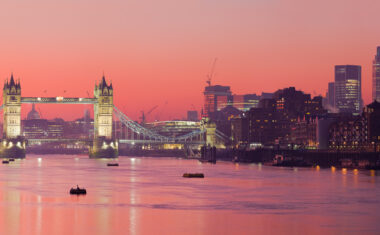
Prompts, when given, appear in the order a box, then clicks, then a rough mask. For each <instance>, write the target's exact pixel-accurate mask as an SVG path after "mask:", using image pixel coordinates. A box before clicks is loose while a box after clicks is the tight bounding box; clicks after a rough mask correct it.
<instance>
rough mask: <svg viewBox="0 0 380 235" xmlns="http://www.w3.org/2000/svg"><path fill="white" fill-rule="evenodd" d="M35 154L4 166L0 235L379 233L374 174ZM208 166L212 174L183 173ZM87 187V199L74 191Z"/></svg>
mask: <svg viewBox="0 0 380 235" xmlns="http://www.w3.org/2000/svg"><path fill="white" fill-rule="evenodd" d="M117 161H118V163H119V165H120V166H119V167H107V166H106V165H107V163H108V162H110V161H108V160H94V159H89V158H88V157H87V156H74V155H41V156H38V155H28V156H27V158H26V159H24V160H16V161H15V162H10V164H9V165H5V164H3V165H0V198H1V203H0V206H1V207H0V234H322V233H323V234H374V233H379V232H380V223H379V221H380V212H379V211H380V176H378V175H377V172H375V171H365V170H360V171H354V170H341V169H335V170H334V169H330V168H329V169H318V168H280V167H270V166H262V165H260V164H234V163H231V162H217V164H215V165H212V164H201V163H199V162H198V161H197V160H185V159H176V158H150V157H142V158H141V157H140V158H132V157H119V159H118V160H117ZM185 172H202V173H204V174H205V178H204V179H189V178H183V177H182V174H183V173H185ZM77 184H78V185H79V186H80V187H85V188H86V189H87V195H85V196H74V195H70V194H69V190H70V188H71V187H74V186H76V185H77Z"/></svg>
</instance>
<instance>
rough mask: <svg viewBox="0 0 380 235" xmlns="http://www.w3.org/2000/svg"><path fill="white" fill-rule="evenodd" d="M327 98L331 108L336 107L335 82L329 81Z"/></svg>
mask: <svg viewBox="0 0 380 235" xmlns="http://www.w3.org/2000/svg"><path fill="white" fill-rule="evenodd" d="M327 100H328V105H329V109H332V108H334V105H335V86H334V83H333V82H329V88H328V97H327Z"/></svg>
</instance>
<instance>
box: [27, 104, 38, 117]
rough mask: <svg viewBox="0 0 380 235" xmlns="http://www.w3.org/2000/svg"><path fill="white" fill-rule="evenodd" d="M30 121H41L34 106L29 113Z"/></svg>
mask: <svg viewBox="0 0 380 235" xmlns="http://www.w3.org/2000/svg"><path fill="white" fill-rule="evenodd" d="M27 119H28V120H33V119H40V114H39V113H38V112H37V111H36V109H35V107H34V104H33V106H32V110H30V112H29V113H28V117H27Z"/></svg>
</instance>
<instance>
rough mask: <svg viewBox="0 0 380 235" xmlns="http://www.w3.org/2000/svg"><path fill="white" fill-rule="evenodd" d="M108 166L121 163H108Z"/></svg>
mask: <svg viewBox="0 0 380 235" xmlns="http://www.w3.org/2000/svg"><path fill="white" fill-rule="evenodd" d="M107 166H119V163H107Z"/></svg>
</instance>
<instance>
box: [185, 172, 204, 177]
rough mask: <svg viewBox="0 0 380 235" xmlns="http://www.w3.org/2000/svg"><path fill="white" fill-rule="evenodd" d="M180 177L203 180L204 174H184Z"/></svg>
mask: <svg viewBox="0 0 380 235" xmlns="http://www.w3.org/2000/svg"><path fill="white" fill-rule="evenodd" d="M182 177H185V178H204V177H205V176H204V174H203V173H185V174H183V176H182Z"/></svg>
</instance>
